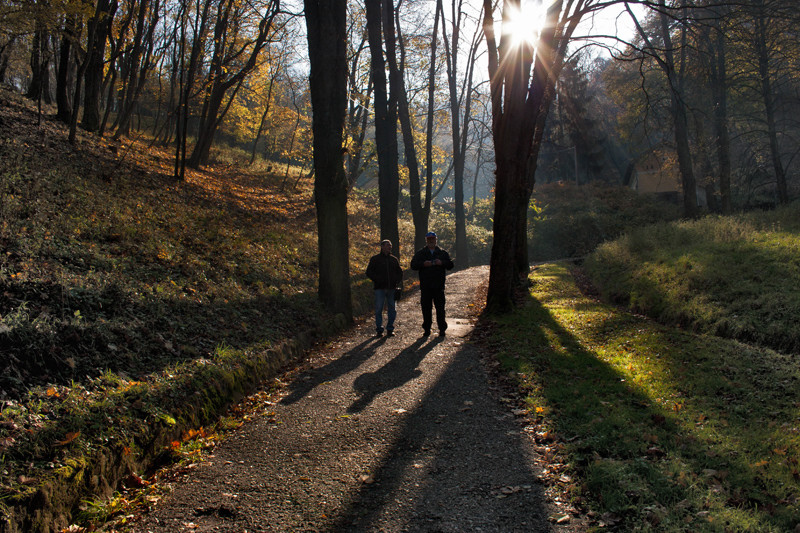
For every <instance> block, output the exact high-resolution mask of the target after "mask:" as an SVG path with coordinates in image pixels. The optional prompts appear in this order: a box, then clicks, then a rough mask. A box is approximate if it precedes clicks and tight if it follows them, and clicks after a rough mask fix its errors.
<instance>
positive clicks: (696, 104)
mask: <svg viewBox="0 0 800 533" xmlns="http://www.w3.org/2000/svg"><path fill="white" fill-rule="evenodd" d="M338 4H340V3H337V5H336V6H322V5H321V4H319V3H316V5H315V6H314V5H312V10H315V11H313V12H312V14H311V18H310V19H309V18H308V17H307V18H306V23H307V27H308V28H313V29H311V30H310V32H309V34H308V35H307V39H308V45H309V47H311V46H312V41H313V44H314V45H315V46H319V45H321V44H320V43H322V42H323V40H322V38H321V37H320V36H317V35H314V34H313V32H316V31H322V30H319V28H323V27H325V28H328V27H330V28H335V31H336V32H337V33H336V38H337V39H341V41H342V43H339V42H338V41H336V42H335V43H334V42H333V41H330V42H328V43H327V44H328V45H330V46H333V45H334V44H335V45H336V48H335V51H336V52H337V54H338V53H339V48H338V47H339V45H340V44H343V46H344V47H345V53H344V57H345V62H344V63H341V64H340V63H339V60H340V59H339V57H338V56H336V58H333V57H332V56H331V57H328V56H327V55H325V54H323V53H322V52H320V55H318V56H316V57H315V59H314V60H315V61H320V60H321V59H320V58H325V59H324V60H328V59H330V60H331V61H336V63H335V64H336V65H338V67H337V68H341V69H342V70H343V72H344V74H343V75H344V79H345V98H344V104H343V105H344V108H343V109H344V111H342V112H343V113H344V115H343V117H344V118H343V121H344V122H343V131H342V138H341V139H338V141H336V142H338V143H339V144H338V148H337V150H338V151H339V152H340V153H339V156H340V157H343V159H342V160H341V163H342V165H346V167H343V168H344V172H345V174H344V183H345V184H346V186H345V189H346V190H345V192H342V191H341V190H340V189H339V187H340V185H341V182H340V176H339V174H338V172H339V171H338V165H339V163H340V161H339V159H338V158H337V157H334V156H332V155H331V153H332V151H333V148H331V146H332V145H333V144H335V142H334V141H331V140H330V139H329V140H328V142H330V143H332V144H331V145H325V146H317V145H316V143H317V142H321V141H320V139H318V138H317V137H318V135H319V132H317V135H315V136H314V137H315V139H314V143H315V145H314V150H315V151H318V154H322V155H321V156H320V155H317V156H316V157H315V161H314V170H313V172H314V174H315V176H316V178H317V179H319V180H320V182H319V184H318V185H319V187H320V190H321V191H325V198H323V199H320V198H316V200H317V201H318V202H322V204H320V205H318V209H320V213H319V214H320V216H322V217H329V218H326V220H328V222H329V223H331V224H333V226H334V227H337V228H338V229H337V231H341V227H340V225H341V224H342V220H341V216H342V213H341V209H342V207H341V206H342V205H344V203H343V202H346V192H347V191H348V190H350V188H352V187H353V186H355V184H356V182H357V181H358V180H359V177H360V176H361V177H364V176H366V177H367V178H371V177H372V175H374V174H375V158H376V156H377V167H378V168H377V175H378V181H379V184H380V200H379V203H380V220H381V222H380V223H381V232H382V236H384V237H388V238H390V239H392V240H393V241H396V242H397V245H396V246H397V247H396V250H398V251H399V249H400V242H399V240H400V239H399V224H398V217H399V216H400V214H401V212H400V209H399V205H401V204H400V202H401V201H402V199H403V198H404V189H407V190H408V197H409V203H410V210H411V216H412V218H413V221H414V226H415V229H414V232H415V241H416V242H415V245H416V246H421V245H422V242H423V235H424V233H425V231H427V230H428V229H429V228H428V223H429V218H430V214H431V206H432V204H433V200H434V198H436V197H437V195H438V194H440V193H442V196H446V197H447V198H446V199H445V200H446V202H447V204H448V209H452V213H453V217H452V218H451V219H448V220H452V223H451V222H448V223H447V224H452V225H453V228H446V233H447V232H449V231H450V230H452V234H453V235H454V237H455V242H454V246H455V255H456V259H457V260H458V261H459V264H460V265H465V264H467V263H468V262H469V253H470V252H469V246H468V242H467V231H466V228H467V217H466V213H467V204H466V203H465V196H466V195H467V194H465V193H466V192H467V191H465V189H468V186H469V183H465V180H469V179H472V180H473V181H472V188H473V203H474V202H475V198H474V191H475V188H476V183H477V180H478V176H479V174H480V171H479V169H480V168H481V167H482V166H486V165H487V164H491V162H493V163H494V164H495V165H496V172H495V182H494V193H495V198H494V201H495V212H494V218H493V224H494V228H493V233H494V246H493V249H492V258H491V265H492V274H491V279H490V288H489V302H488V304H489V308H490V309H491V310H504V309H508V308H509V307H510V305H511V302H512V292H513V289H514V286H515V285H516V283H517V281H518V280H519V275H520V274H522V273H524V272H526V271H527V268H528V249H527V246H528V244H527V239H526V236H527V210H528V207H529V201H530V196H531V193H532V191H533V187H534V184H535V182H536V181H537V178H536V176H537V172H542V170H545V171H548V172H549V167H548V168H543V167H540V166H539V153H540V149H541V147H542V146H543V144H545V143H548V145H549V146H553V147H554V149H556V150H562V151H564V152H565V153H567V152H566V151H567V150H569V151H570V155H571V161H569V163H570V164H569V168H570V170H571V172H574V173H575V174H572V175H571V176H572V177H574V176H575V175H577V174H579V170H580V172H582V174H581V175H585V176H586V179H587V180H588V179H597V178H601V179H607V180H613V179H614V178H613V176H614V175H623V174H627V175H629V176H630V175H632V171H633V169H634V168H635V166H636V162H637V161H639V160H640V158H642V157H645V156H647V155H648V154H653V153H661V154H668V155H669V157H668V159H669V160H670V161H668V162H666V163H665V164H664V166H665V168H666V167H670V168H676V169H678V171H679V174H680V176H681V181H682V190H683V193H684V210H685V214H686V215H687V216H695V215H696V214H698V213H701V212H702V209H703V207H702V205H701V204H702V200H703V197H705V198H706V199H707V200H708V206H709V207H711V208H715V209H716V205H717V204H718V205H719V209H720V210H721V211H722V212H726V213H728V212H732V211H734V210H735V209H736V208H737V207H738V206H743V205H755V204H760V203H764V202H772V203H786V202H789V201H790V200H791V199H792V198H794V197H796V196H797V194H798V190H800V187H799V186H798V185H799V182H800V178H798V170H797V164H796V162H797V155H798V154H800V142H799V141H798V140H797V139H800V121H797V120H796V116H797V112H798V111H800V97H798V95H800V75H798V72H799V71H800V69H798V65H800V40H798V31H797V23H798V19H799V18H800V16H798V14H797V10H796V6H795V3H794V2H793V1H791V0H741V1H738V2H712V1H711V0H700V1H696V2H689V1H688V0H653V1H650V2H645V3H643V5H644V6H645V8H647V9H649V11H646V14H645V15H643V16H642V15H640V14H639V13H641V12H636V17H634V19H632V20H634V21H635V25H636V28H637V32H636V36H635V37H634V38H633V39H632V40H631V42H630V43H627V44H628V46H627V48H626V49H625V50H624V51H623V52H616V53H615V55H616V57H615V58H614V59H620V60H621V61H616V60H611V59H608V60H604V61H600V62H596V63H594V64H593V65H592V68H591V69H588V68H586V67H587V65H586V64H582V63H581V61H579V60H578V59H577V58H578V56H579V55H580V54H579V52H577V51H576V50H575V46H574V39H573V35H574V32H575V29H576V26H577V24H578V23H579V21H580V20H581V19H582V18H583V16H584V15H586V14H588V13H591V12H592V11H595V10H600V9H606V8H608V7H609V6H611V5H614V4H617V5H618V6H622V7H619V8H620V9H624V5H625V3H621V2H616V0H611V1H605V0H579V1H576V2H566V1H564V0H552V1H548V2H544V4H545V5H546V6H549V9H548V10H547V11H546V13H542V14H539V15H536V16H535V17H534V18H536V19H537V20H529V21H528V24H527V27H529V28H531V27H533V26H534V25H536V24H534V23H537V22H538V18H542V19H545V24H544V26H542V29H541V31H540V33H539V35H538V41H536V42H535V43H533V44H532V43H528V44H525V43H515V42H513V41H512V37H511V36H510V35H508V34H504V35H502V36H501V35H500V33H495V25H497V28H500V25H501V22H502V26H503V27H507V26H510V25H511V23H512V22H513V21H515V20H519V19H521V18H525V17H531V15H527V14H525V12H524V11H521V7H522V5H523V2H522V1H521V0H504V1H503V2H502V3H501V5H498V3H497V2H493V1H492V0H483V1H482V2H478V1H477V0H475V1H470V0H449V1H447V2H445V1H444V0H437V1H436V2H429V1H423V0H366V1H365V2H364V3H360V2H356V1H354V0H351V1H349V2H343V4H344V5H345V7H344V9H346V10H347V11H346V12H345V14H344V17H345V20H344V25H345V26H344V32H343V33H340V32H341V28H340V24H341V20H340V18H341V16H342V14H341V12H340V11H339V9H340V6H339V5H338ZM529 4H531V5H534V4H537V3H536V2H529ZM498 10H499V11H498ZM479 13H480V14H479ZM633 14H634V13H633V11H631V15H633ZM412 15H414V16H412ZM315 17H316V18H315ZM495 19H497V20H495ZM298 20H300V18H299V16H298V15H297V14H294V13H289V12H287V11H285V10H284V8H282V7H281V4H280V2H279V1H278V0H256V1H254V2H245V3H241V2H235V1H234V0H187V1H179V0H64V1H63V2H58V3H53V2H48V1H45V0H4V1H3V2H1V3H0V80H3V79H5V80H6V81H7V82H9V83H12V84H14V85H16V87H17V88H18V89H19V90H21V91H22V92H25V93H26V94H28V96H29V97H30V98H35V99H37V101H39V102H42V103H47V102H49V101H51V100H52V101H54V102H55V104H56V105H57V113H58V118H59V119H60V120H62V121H64V122H68V123H69V124H70V127H71V128H70V138H71V139H74V138H75V130H76V128H77V127H78V126H79V125H80V126H81V127H82V128H84V129H85V130H87V131H90V132H93V133H96V134H98V135H105V134H106V133H109V134H112V135H113V136H114V138H116V139H120V138H124V137H125V136H128V135H132V134H134V133H135V132H137V131H145V128H147V130H148V132H149V133H151V135H152V136H153V138H154V141H153V142H154V143H155V142H158V143H162V144H164V145H171V146H172V147H173V148H174V153H175V167H174V168H175V170H174V174H175V177H176V178H177V179H182V177H183V172H184V167H185V165H186V164H188V165H190V166H195V167H197V166H203V165H205V164H207V163H208V162H209V160H210V157H211V156H210V154H211V149H212V146H213V145H214V142H215V139H218V138H220V137H222V136H224V137H225V138H226V139H229V140H233V141H234V142H236V143H237V144H239V145H240V146H242V147H244V148H245V149H247V150H248V151H249V154H250V160H251V162H255V160H256V158H257V157H258V155H259V154H261V155H263V156H264V157H265V158H269V159H279V160H281V165H283V164H285V165H286V182H287V183H288V171H289V168H290V166H292V165H293V164H298V165H307V164H308V161H310V159H309V157H308V153H309V148H308V147H309V145H310V143H311V141H310V137H309V126H308V124H309V122H310V121H311V117H310V116H309V111H308V108H307V104H308V102H309V98H310V99H311V100H312V102H313V100H314V98H315V97H314V94H313V92H314V90H313V88H312V89H309V86H308V85H306V84H305V77H306V72H305V69H306V68H307V66H306V63H305V58H303V59H302V62H298V61H297V59H298V56H297V51H301V52H302V53H305V47H304V46H293V45H292V44H291V43H292V39H294V38H295V34H296V33H297V32H296V31H295V29H296V22H297V21H298ZM326 21H327V22H326ZM309 24H310V25H309ZM482 34H483V35H484V37H483V38H482V37H481V35H482ZM328 37H329V36H328ZM584 38H587V37H586V36H584ZM587 39H590V36H589V37H588V38H587ZM333 52H334V50H329V51H327V52H326V53H333ZM311 53H312V52H311V49H310V48H309V60H312V59H311ZM484 53H485V54H487V57H488V63H489V70H488V77H489V83H488V86H487V84H486V82H485V77H486V74H487V73H485V72H481V70H480V61H479V58H480V57H481V55H482V54H484ZM565 69H566V70H565ZM562 71H563V72H564V73H565V74H566V76H564V77H562V76H561V74H562ZM314 76H317V78H316V79H317V80H318V79H326V80H327V81H328V82H330V83H331V84H335V85H331V87H336V91H338V90H339V85H338V84H339V83H340V82H341V80H340V79H339V78H338V77H335V78H334V74H333V73H332V72H329V71H327V70H323V71H319V70H317V72H312V78H314ZM337 76H338V75H337ZM487 87H488V93H489V94H488V95H487V94H485V93H486V92H487ZM309 91H310V92H309ZM601 91H602V98H599V97H598V95H600V92H601ZM317 98H321V96H320V95H317ZM337 98H339V96H338V92H337ZM487 102H489V103H488V104H487ZM553 102H556V106H557V107H556V111H557V113H556V115H557V116H556V118H557V120H556V121H553V122H551V123H550V124H549V125H548V117H549V116H550V115H551V113H550V108H551V105H552V104H553ZM588 102H591V105H589V104H588ZM338 105H339V103H336V105H335V106H334V105H333V104H332V103H330V102H328V103H327V104H326V103H325V102H324V101H322V103H320V102H319V101H318V102H316V103H315V104H314V108H315V111H314V121H316V120H317V119H318V118H319V117H317V116H316V115H317V111H316V109H317V108H319V109H328V111H326V113H329V119H331V120H333V119H332V118H330V117H332V116H333V113H334V112H335V113H337V114H338V113H339V112H340V110H339V107H338ZM319 106H322V107H319ZM326 106H328V107H326ZM480 106H484V107H485V108H489V109H490V113H489V115H490V118H489V116H486V117H476V116H474V115H475V112H474V109H475V108H476V107H478V108H479V107H480ZM601 111H602V113H601ZM337 116H338V115H337ZM79 119H80V122H79ZM337 120H338V119H337ZM317 127H322V126H320V125H319V124H316V122H315V125H314V128H315V129H316V128H317ZM336 127H337V128H338V126H336ZM487 131H491V135H492V140H493V145H494V146H493V147H492V146H489V143H488V142H487V137H486V132H487ZM329 133H330V132H329ZM330 134H331V135H335V136H338V135H339V130H338V129H336V130H333V133H330ZM398 142H402V146H400V145H398ZM401 148H402V149H401ZM622 148H625V149H627V161H624V160H623V159H624V158H625V157H624V156H623V155H621V154H623V150H622ZM320 157H322V160H318V159H319V158H320ZM672 160H674V161H675V162H676V163H675V164H674V165H673V164H672V162H671V161H672ZM565 161H566V159H565ZM547 162H548V161H545V163H547ZM320 165H322V166H320ZM334 167H337V168H334ZM578 167H580V168H578ZM281 168H282V169H283V166H281ZM322 168H324V169H325V174H326V175H325V176H323V177H321V178H320V176H319V175H318V172H320V171H321V170H322ZM565 168H567V165H566V163H565V164H564V165H562V168H561V169H560V171H563V170H564V169H565ZM472 169H476V170H475V172H474V173H471V171H472ZM626 169H627V171H626ZM554 175H555V174H554ZM562 175H563V176H566V174H564V173H563V172H562V173H561V174H558V176H562ZM328 180H332V181H328ZM695 194H699V197H694V195H695ZM329 200H330V202H331V203H330V204H328V203H327V202H328V201H329ZM334 205H335V206H336V207H333V206H334ZM330 217H332V218H330ZM437 229H440V230H444V229H445V228H437ZM326 231H327V230H326ZM328 237H329V239H328V240H326V241H325V242H326V243H329V242H335V243H337V244H338V245H341V244H342V242H343V241H342V240H341V239H342V235H341V234H340V233H337V234H336V235H328ZM320 253H321V254H323V251H322V250H321V252H320ZM330 253H332V251H330V250H326V251H325V252H324V255H325V258H326V261H329V260H330V261H332V263H331V265H335V266H332V267H330V268H333V269H334V271H335V272H337V274H335V276H336V277H337V279H338V276H339V275H341V271H342V269H343V267H342V265H341V261H342V258H340V257H338V256H334V257H337V258H336V259H335V260H333V259H330V258H331V257H332V256H331V255H329V254H330ZM326 264H327V263H326ZM326 268H328V267H326ZM336 269H338V270H336ZM321 275H322V274H321ZM327 275H328V274H327V273H326V276H327ZM336 283H338V281H337V282H336ZM320 290H321V294H322V293H324V294H325V296H324V298H326V299H327V298H333V295H334V294H336V295H338V296H341V295H342V294H343V293H341V292H340V291H341V290H343V289H341V287H338V285H336V284H335V283H333V282H330V284H329V282H328V281H326V284H325V288H323V287H322V284H321V289H320ZM338 296H337V297H338ZM331 301H332V300H331Z"/></svg>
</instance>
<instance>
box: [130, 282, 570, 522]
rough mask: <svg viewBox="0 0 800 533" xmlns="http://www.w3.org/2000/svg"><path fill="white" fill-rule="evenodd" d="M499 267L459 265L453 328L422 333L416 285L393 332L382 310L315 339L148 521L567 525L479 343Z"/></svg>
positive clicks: (452, 297) (451, 299)
mask: <svg viewBox="0 0 800 533" xmlns="http://www.w3.org/2000/svg"><path fill="white" fill-rule="evenodd" d="M487 276H488V268H486V267H476V268H471V269H468V270H464V271H459V272H455V273H451V274H450V275H448V278H447V291H446V294H447V312H448V324H449V329H448V331H447V336H446V337H438V336H436V335H435V334H434V335H432V336H430V337H422V336H421V334H422V328H421V326H420V324H421V322H422V317H421V313H420V311H419V299H418V293H416V292H415V293H412V294H410V295H409V296H408V298H406V299H404V300H403V301H401V302H400V303H399V304H398V319H397V322H396V328H397V329H396V335H395V336H394V337H391V338H386V337H381V338H376V337H375V336H374V329H373V322H372V320H369V321H365V322H362V323H360V324H359V325H358V326H357V327H356V328H354V329H353V330H351V331H350V332H349V333H347V334H345V335H343V336H342V337H340V338H338V339H337V340H335V341H334V342H332V343H330V344H329V345H327V346H325V347H322V348H320V349H317V350H315V351H314V353H312V354H310V355H309V356H308V358H307V359H306V360H305V362H304V366H305V367H306V370H304V371H303V372H302V373H299V374H297V375H296V376H295V377H294V378H293V380H292V381H291V382H290V383H287V384H286V386H285V388H284V390H283V391H282V395H281V397H279V399H276V402H275V404H274V405H271V406H269V407H268V412H267V413H266V414H265V415H264V416H262V417H259V418H258V419H256V420H253V421H251V422H249V423H246V424H245V425H243V426H242V427H241V428H240V429H239V430H237V432H236V433H235V434H234V435H233V436H232V437H230V438H228V439H227V440H226V441H224V442H223V443H222V444H220V445H219V446H218V447H217V448H216V449H215V450H214V452H213V455H212V456H210V457H209V459H208V461H206V462H204V463H201V464H200V465H199V466H198V467H197V468H196V469H195V470H194V471H193V472H192V474H191V475H190V476H188V478H187V479H186V480H185V481H183V482H181V483H179V484H178V485H177V486H176V487H175V490H174V492H173V493H172V494H171V495H170V496H169V497H168V498H166V499H165V501H163V502H161V503H160V504H159V505H157V506H156V507H154V508H153V509H152V510H151V511H150V512H149V513H148V514H147V515H145V516H144V517H143V520H142V521H141V522H140V523H139V524H138V525H137V526H136V531H139V532H156V531H169V532H173V531H236V532H245V531H247V532H254V531H315V532H317V531H318V532H322V531H330V532H334V531H337V532H338V531H387V532H399V531H425V532H465V531H492V532H495V531H496V532H515V531H530V532H535V531H549V530H551V529H553V528H555V527H558V526H554V525H552V524H550V523H549V522H548V520H547V519H548V516H549V515H551V514H552V513H553V509H551V508H550V507H549V506H548V505H547V504H546V503H545V501H544V496H543V488H542V485H541V484H540V483H539V481H538V480H537V474H538V467H536V466H535V464H536V463H535V461H534V451H533V443H532V442H531V439H530V438H529V437H528V436H527V435H526V434H525V432H523V431H522V426H521V424H520V423H519V421H518V420H517V419H515V416H514V415H513V414H512V412H511V408H510V407H508V406H506V405H505V404H504V403H503V402H502V401H500V400H501V399H500V397H499V396H500V395H499V394H497V393H494V392H492V387H491V385H490V381H489V379H488V377H487V372H486V370H485V367H484V364H483V362H482V360H481V353H480V350H479V349H478V348H477V347H476V346H475V345H473V344H471V343H469V342H467V336H468V335H469V334H470V332H471V330H472V326H473V322H474V319H475V318H474V316H473V315H474V313H472V312H471V309H472V308H471V304H472V302H473V301H474V300H475V298H476V294H477V292H478V288H479V286H480V285H481V284H482V283H485V281H486V278H487ZM575 525H576V524H573V527H574V526H575ZM559 529H560V530H563V529H566V528H563V529H562V528H560V527H559ZM570 529H571V528H570Z"/></svg>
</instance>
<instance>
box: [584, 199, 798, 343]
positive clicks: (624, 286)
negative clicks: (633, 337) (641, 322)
mask: <svg viewBox="0 0 800 533" xmlns="http://www.w3.org/2000/svg"><path fill="white" fill-rule="evenodd" d="M799 210H800V205H798V204H797V203H795V204H793V205H789V206H786V207H784V208H782V209H778V210H776V211H774V212H768V213H752V214H749V215H746V216H745V215H742V216H736V217H706V218H704V219H701V220H697V221H690V222H680V223H662V224H657V225H653V226H648V227H643V228H640V229H636V230H633V231H631V232H630V233H629V234H627V235H625V236H624V237H622V238H620V239H618V240H616V241H613V242H610V243H605V244H603V245H602V246H600V247H599V248H598V249H597V251H596V252H595V253H594V254H593V255H592V256H591V257H590V258H589V259H588V260H587V262H586V264H585V267H586V270H587V273H588V274H589V275H590V277H591V278H592V279H593V280H595V284H596V286H597V287H598V288H599V290H600V292H601V293H602V294H603V296H604V297H605V298H607V299H608V300H611V301H615V302H617V303H621V304H623V305H628V306H630V307H631V308H632V309H634V310H636V311H638V312H642V313H645V314H647V315H649V316H652V317H654V318H656V319H658V320H659V321H661V322H665V323H669V324H680V325H682V326H684V327H687V328H689V329H691V330H693V331H698V332H703V333H710V334H714V335H720V336H724V337H730V338H736V339H740V340H742V341H745V342H751V343H756V344H759V345H763V346H769V347H772V348H775V349H778V350H783V351H790V352H795V353H796V352H798V351H800V321H798V320H797V317H798V316H800V215H798V211H799Z"/></svg>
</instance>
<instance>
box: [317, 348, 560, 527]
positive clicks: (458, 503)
mask: <svg viewBox="0 0 800 533" xmlns="http://www.w3.org/2000/svg"><path fill="white" fill-rule="evenodd" d="M434 346H436V342H434V341H432V342H431V343H430V344H428V345H425V346H421V345H420V341H416V342H415V343H414V344H412V345H411V346H409V347H408V348H406V349H404V350H403V351H402V352H401V354H399V355H398V356H397V357H395V358H394V359H392V360H391V361H390V362H388V363H387V364H386V365H385V366H384V367H383V368H382V369H380V370H379V371H377V372H375V373H371V374H362V376H360V378H359V379H358V380H357V381H359V384H358V385H359V387H361V390H362V391H363V392H362V397H361V398H359V399H358V400H357V401H356V402H355V403H354V404H353V405H352V406H351V407H350V409H349V411H350V412H358V411H360V410H363V409H364V408H365V407H366V404H368V403H369V402H370V401H371V400H372V399H373V398H374V397H375V396H376V395H377V394H380V393H382V392H384V391H386V390H388V389H390V388H392V387H399V386H402V385H403V384H405V383H406V382H407V381H408V380H409V379H411V378H412V377H413V376H414V375H416V374H417V373H418V372H419V370H418V369H415V367H414V366H413V365H415V364H418V363H419V362H420V361H421V360H422V359H423V358H424V357H425V355H426V354H427V353H428V352H429V351H430V350H431V349H432V348H433V347H434ZM455 350H456V351H455V354H454V355H453V356H452V357H453V358H452V361H451V363H450V364H449V365H448V366H447V368H446V369H445V370H444V371H443V373H442V374H441V376H440V377H439V379H438V380H437V381H436V382H435V383H434V384H433V386H432V387H431V388H430V389H429V390H428V391H427V393H426V394H425V396H424V397H423V398H422V400H421V402H420V403H419V404H418V405H417V407H416V408H415V409H413V410H412V411H410V412H408V413H406V415H405V416H406V418H405V420H404V421H403V424H402V429H401V431H400V433H399V436H398V438H397V439H396V440H395V442H394V443H393V445H392V447H391V449H390V450H388V451H387V452H386V453H385V454H384V456H383V459H382V461H381V462H380V464H379V465H378V466H377V467H376V468H375V469H374V471H373V477H374V482H373V483H369V484H366V483H365V484H363V485H362V486H361V489H360V490H359V491H358V493H357V494H355V495H354V496H353V498H352V500H351V501H350V502H349V504H348V506H347V508H346V510H345V511H344V512H343V513H342V515H341V516H340V517H339V519H338V520H337V521H336V522H335V524H334V525H333V526H331V527H330V528H328V529H327V531H330V532H340V531H353V532H355V531H377V530H379V529H380V528H381V527H383V526H384V525H385V524H387V523H390V524H392V527H393V528H396V529H397V530H402V531H407V530H408V531H503V532H523V531H525V532H537V531H549V525H548V522H547V514H548V511H547V507H546V506H545V503H544V496H543V493H542V490H541V485H540V483H539V481H538V479H537V472H536V471H535V470H534V468H533V467H532V465H531V462H530V460H529V457H528V453H529V452H528V451H526V450H527V449H526V445H525V444H524V443H523V439H527V437H526V436H525V435H524V434H523V433H522V432H521V431H519V426H518V425H516V423H515V422H513V421H512V418H513V417H512V416H511V415H510V414H509V413H507V412H506V411H505V410H504V409H503V408H501V407H500V405H499V402H497V400H496V399H495V398H493V397H491V396H490V395H487V394H486V390H487V388H488V386H487V378H486V375H485V372H484V371H483V367H482V365H481V363H480V360H479V357H480V356H479V353H478V351H477V349H476V348H475V347H474V346H473V345H469V344H467V345H464V346H462V347H459V348H455ZM400 367H403V368H402V369H401V368H400ZM395 371H398V372H399V374H398V375H397V377H391V378H390V377H389V374H390V373H393V372H395Z"/></svg>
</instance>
